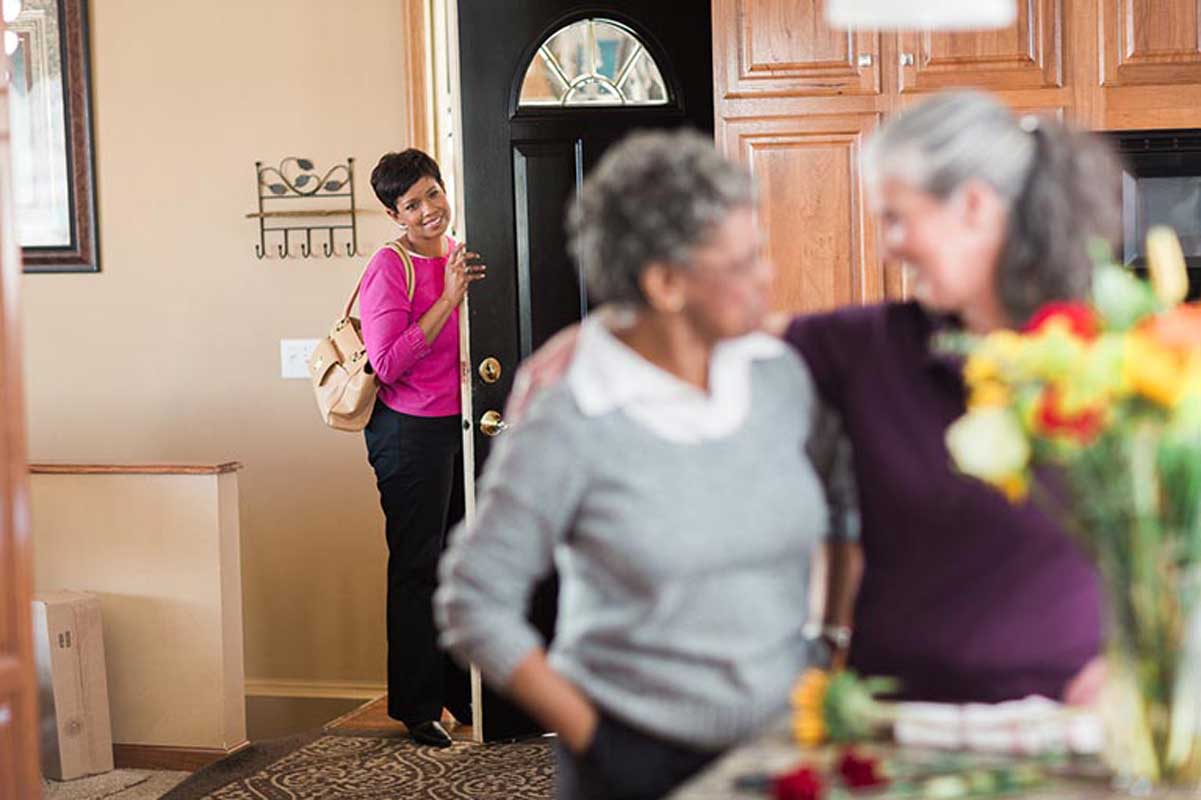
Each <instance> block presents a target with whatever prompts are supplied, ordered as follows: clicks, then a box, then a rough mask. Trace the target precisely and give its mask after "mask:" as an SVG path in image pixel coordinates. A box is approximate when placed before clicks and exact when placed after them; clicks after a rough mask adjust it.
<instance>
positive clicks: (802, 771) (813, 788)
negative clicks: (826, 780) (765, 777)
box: [772, 767, 825, 800]
mask: <svg viewBox="0 0 1201 800" xmlns="http://www.w3.org/2000/svg"><path fill="white" fill-rule="evenodd" d="M824 789H825V787H824V786H822V779H821V778H820V777H819V776H818V774H817V773H816V772H814V771H813V770H812V769H809V768H808V767H799V768H797V769H794V770H793V771H792V772H785V773H784V774H782V775H777V776H776V778H775V780H774V781H772V796H773V797H774V798H775V799H776V800H821V797H822V793H823V791H824Z"/></svg>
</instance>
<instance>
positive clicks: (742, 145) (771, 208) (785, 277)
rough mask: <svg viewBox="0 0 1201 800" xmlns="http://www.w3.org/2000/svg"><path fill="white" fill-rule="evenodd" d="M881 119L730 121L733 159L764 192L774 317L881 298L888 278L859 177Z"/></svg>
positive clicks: (840, 117)
mask: <svg viewBox="0 0 1201 800" xmlns="http://www.w3.org/2000/svg"><path fill="white" fill-rule="evenodd" d="M878 122H879V115H878V114H874V113H872V114H850V115H831V116H810V117H801V118H760V119H742V120H737V119H736V120H727V121H726V123H725V124H726V136H725V141H726V142H727V147H728V149H729V151H730V152H729V153H728V155H731V156H733V157H737V158H739V159H741V160H742V161H744V162H745V163H747V164H748V165H749V166H750V167H751V169H752V171H753V172H754V173H755V175H756V177H757V178H758V180H759V184H760V188H761V199H762V205H761V223H762V226H763V230H764V234H765V236H766V239H767V251H768V255H769V257H770V258H771V259H772V261H773V262H774V263H775V265H776V283H775V286H774V288H773V294H772V304H773V307H774V308H775V309H777V310H782V311H791V312H806V311H816V310H820V309H828V308H835V307H837V306H842V305H847V304H852V303H867V302H874V301H877V300H880V299H882V298H883V295H884V277H883V268H882V265H881V264H880V260H879V256H878V253H877V248H876V233H875V223H874V221H873V220H872V218H871V217H870V216H869V215H868V212H867V208H866V202H865V197H864V191H863V184H862V175H861V173H860V169H859V157H860V150H861V147H862V144H863V140H864V138H865V137H866V136H867V135H868V134H870V133H871V131H873V130H874V129H875V128H876V125H877V124H878Z"/></svg>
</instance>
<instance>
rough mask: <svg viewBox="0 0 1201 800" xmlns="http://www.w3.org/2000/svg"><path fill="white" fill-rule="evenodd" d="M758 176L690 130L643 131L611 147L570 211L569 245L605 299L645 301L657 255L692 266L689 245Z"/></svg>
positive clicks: (743, 197) (745, 201)
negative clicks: (646, 275) (645, 280)
mask: <svg viewBox="0 0 1201 800" xmlns="http://www.w3.org/2000/svg"><path fill="white" fill-rule="evenodd" d="M754 202H755V187H754V181H753V180H752V178H751V176H750V174H749V173H748V172H747V171H746V170H745V169H744V168H743V167H741V166H739V165H737V164H734V163H733V162H731V161H729V160H727V159H725V158H723V157H722V156H721V155H719V154H718V153H717V151H716V150H715V149H714V147H713V142H712V141H711V140H708V139H705V138H703V137H702V136H701V135H700V134H698V133H696V132H694V131H690V130H680V131H674V132H670V133H669V132H659V131H655V132H648V131H644V132H638V133H634V134H631V135H630V136H628V137H626V138H625V139H623V140H622V141H621V142H619V143H618V144H616V145H614V146H613V147H611V148H610V149H609V150H608V152H606V153H605V155H604V157H603V158H601V160H600V163H599V164H597V166H596V168H595V169H594V170H593V171H592V172H591V174H589V176H588V178H587V180H585V181H584V185H583V187H582V188H581V189H580V195H579V198H578V201H577V202H576V203H574V204H572V206H571V208H570V210H569V211H568V215H567V226H568V232H569V235H570V244H569V247H570V249H571V252H572V253H573V254H574V255H575V257H576V258H577V259H579V262H580V266H581V267H582V268H583V270H584V275H585V277H586V278H587V281H588V288H589V290H590V291H591V292H592V294H593V296H594V297H595V298H596V299H597V300H599V301H601V302H610V301H614V302H620V303H630V304H635V305H644V304H645V303H646V298H645V297H644V296H643V293H642V288H641V286H640V284H639V279H640V278H641V276H642V272H643V270H644V269H645V268H646V266H647V265H648V264H651V263H653V262H664V263H668V264H673V265H678V266H680V267H681V268H685V269H687V268H688V265H689V262H690V260H691V257H692V252H693V251H694V250H695V249H696V248H697V247H698V246H701V245H704V244H705V243H706V242H707V241H708V239H709V237H710V236H711V235H712V233H713V230H714V228H715V227H716V226H717V225H718V224H719V223H720V222H721V221H722V220H723V219H725V218H726V216H727V215H728V214H729V213H730V212H731V211H733V210H734V209H737V208H743V207H746V206H750V205H753V204H754Z"/></svg>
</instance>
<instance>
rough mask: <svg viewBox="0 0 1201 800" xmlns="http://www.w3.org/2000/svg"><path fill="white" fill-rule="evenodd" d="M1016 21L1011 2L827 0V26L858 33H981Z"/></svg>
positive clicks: (971, 0)
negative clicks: (976, 31) (983, 30)
mask: <svg viewBox="0 0 1201 800" xmlns="http://www.w3.org/2000/svg"><path fill="white" fill-rule="evenodd" d="M1015 19H1017V5H1016V3H1015V2H1014V0H828V1H827V3H826V22H828V23H829V24H830V26H831V27H834V28H857V29H861V30H915V31H916V30H921V31H937V30H980V29H986V28H1005V27H1008V26H1010V25H1012V24H1013V22H1014V20H1015Z"/></svg>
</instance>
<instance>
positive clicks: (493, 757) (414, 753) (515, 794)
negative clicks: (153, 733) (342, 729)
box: [163, 733, 554, 800]
mask: <svg viewBox="0 0 1201 800" xmlns="http://www.w3.org/2000/svg"><path fill="white" fill-rule="evenodd" d="M553 784H554V755H553V754H552V752H551V749H550V743H549V742H547V741H546V740H543V739H533V740H528V741H522V742H510V743H503V744H483V745H480V744H472V743H468V742H457V743H456V744H455V745H454V746H453V747H449V748H447V749H445V750H439V749H434V748H429V747H419V746H417V745H415V744H413V742H412V741H410V740H409V739H407V738H383V737H368V736H339V735H331V734H328V733H324V734H319V735H310V736H304V737H296V738H294V739H288V740H282V741H279V742H270V743H266V744H257V745H252V746H251V747H248V748H246V749H245V750H242V751H241V752H239V753H237V754H235V755H233V756H230V757H229V758H227V759H224V760H223V761H220V762H218V763H217V764H213V765H212V766H211V767H207V768H205V769H203V770H201V771H200V772H197V773H196V774H195V775H193V776H192V777H191V778H189V779H188V780H186V781H184V783H182V784H180V785H179V786H178V787H176V788H175V789H174V790H173V791H171V792H169V793H168V794H166V795H164V796H163V800H341V799H342V798H347V800H410V798H411V799H412V800H426V799H427V798H428V800H459V799H460V798H461V799H462V800H549V798H550V797H551V796H552V795H553Z"/></svg>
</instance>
